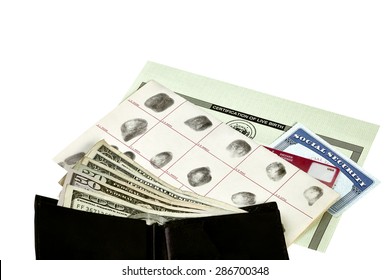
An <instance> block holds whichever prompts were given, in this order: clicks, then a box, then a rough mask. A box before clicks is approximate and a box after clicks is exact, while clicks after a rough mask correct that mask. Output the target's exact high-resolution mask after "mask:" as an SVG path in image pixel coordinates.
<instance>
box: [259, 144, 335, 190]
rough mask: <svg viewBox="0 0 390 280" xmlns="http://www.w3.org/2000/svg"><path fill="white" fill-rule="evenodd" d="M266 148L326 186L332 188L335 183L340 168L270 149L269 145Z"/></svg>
mask: <svg viewBox="0 0 390 280" xmlns="http://www.w3.org/2000/svg"><path fill="white" fill-rule="evenodd" d="M266 148H267V149H268V150H270V151H271V152H273V153H275V154H277V155H278V156H280V157H281V158H283V159H284V160H287V161H288V162H290V163H291V164H293V165H295V166H296V167H298V168H299V169H301V170H302V171H304V172H306V173H307V174H309V175H310V176H312V177H313V178H316V179H317V180H319V181H321V182H322V183H324V184H325V185H327V186H328V187H330V188H333V186H334V185H335V183H336V180H337V177H338V175H339V173H340V170H339V169H338V168H336V167H334V166H332V165H328V164H325V163H322V162H318V161H315V160H312V159H308V158H304V157H300V156H297V155H293V154H290V153H286V152H283V151H280V150H276V149H272V148H269V147H266Z"/></svg>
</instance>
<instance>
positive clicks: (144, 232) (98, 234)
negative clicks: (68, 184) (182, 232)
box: [35, 195, 153, 260]
mask: <svg viewBox="0 0 390 280" xmlns="http://www.w3.org/2000/svg"><path fill="white" fill-rule="evenodd" d="M152 237H153V236H152V227H150V226H148V225H146V223H145V221H143V220H135V219H130V218H129V219H126V218H120V217H114V216H106V215H100V214H95V213H88V212H84V211H78V210H74V209H69V208H65V207H60V206H57V200H55V199H51V198H47V197H43V196H39V195H37V196H36V197H35V252H36V259H52V260H64V259H72V260H81V259H89V260H93V259H97V260H99V259H101V260H102V259H112V260H114V259H117V260H119V259H127V260H131V259H138V260H142V259H152V258H153V248H152V244H153V242H152Z"/></svg>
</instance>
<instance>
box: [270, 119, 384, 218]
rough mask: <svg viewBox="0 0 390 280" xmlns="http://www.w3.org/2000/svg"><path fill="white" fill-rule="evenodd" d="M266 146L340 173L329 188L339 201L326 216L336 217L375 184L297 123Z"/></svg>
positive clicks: (322, 140)
mask: <svg viewBox="0 0 390 280" xmlns="http://www.w3.org/2000/svg"><path fill="white" fill-rule="evenodd" d="M269 146H270V147H273V148H275V149H278V150H282V151H285V152H287V153H291V154H295V155H299V156H301V157H305V158H309V159H313V160H316V161H320V162H323V163H325V164H330V165H332V166H335V167H337V168H339V169H340V174H339V176H338V178H337V180H336V182H335V185H334V187H333V189H334V190H335V191H336V192H338V193H339V194H340V199H339V200H338V201H337V202H336V203H334V204H333V205H332V206H331V207H330V208H329V210H328V212H329V213H331V214H332V215H335V216H339V215H340V214H341V213H342V212H344V211H345V209H346V208H348V207H349V206H350V205H351V204H353V203H354V202H356V200H357V199H359V198H360V197H361V196H362V195H363V194H365V193H366V192H367V191H368V190H370V189H372V188H373V187H374V186H376V185H377V184H378V183H379V181H378V180H377V179H376V178H375V177H373V176H372V175H370V174H369V173H368V172H366V171H365V170H363V168H361V167H360V166H358V165H357V164H356V163H355V162H353V161H352V160H351V159H349V158H348V157H347V156H345V155H343V154H341V153H340V152H337V151H336V150H335V148H333V147H332V145H330V144H329V143H327V142H326V141H325V140H324V139H322V138H321V137H319V136H318V135H316V134H315V133H313V132H312V131H310V130H309V129H308V128H306V127H305V126H304V125H303V124H301V123H297V124H295V125H294V126H293V127H292V128H290V129H289V130H288V131H287V132H286V133H284V134H283V135H282V136H281V137H279V138H278V139H277V140H276V141H274V142H273V143H272V144H271V145H269Z"/></svg>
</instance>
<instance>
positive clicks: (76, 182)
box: [59, 140, 245, 224]
mask: <svg viewBox="0 0 390 280" xmlns="http://www.w3.org/2000/svg"><path fill="white" fill-rule="evenodd" d="M60 183H61V184H62V185H63V187H64V188H63V191H62V192H61V195H60V199H59V205H61V206H65V207H69V208H72V209H77V210H82V211H87V212H92V213H99V214H106V215H113V216H120V217H131V218H136V219H144V220H146V221H147V222H148V223H154V222H157V223H159V224H164V223H165V222H166V221H169V220H173V219H183V218H194V217H205V216H210V215H223V214H229V213H240V212H245V211H243V210H241V209H239V208H237V207H234V206H231V205H229V204H226V203H222V202H220V201H217V200H214V199H209V198H205V197H202V196H199V195H196V194H195V193H192V192H186V191H181V190H179V189H177V188H174V187H172V186H169V185H168V184H167V183H165V182H164V181H162V180H160V179H159V178H157V177H156V176H154V175H153V174H152V173H150V172H148V171H147V170H146V169H144V168H142V167H141V166H139V165H138V164H137V163H135V162H134V161H133V160H132V159H131V158H130V157H129V156H128V155H126V154H123V153H121V152H120V151H119V150H118V149H117V148H114V147H112V146H110V145H108V144H107V143H106V142H105V141H104V140H102V141H99V142H98V143H96V145H94V146H93V147H92V149H91V150H90V151H89V152H88V153H87V154H85V155H84V156H83V157H82V158H81V159H80V160H79V161H78V162H77V163H76V164H75V165H74V166H73V167H72V168H71V169H70V170H69V171H68V173H67V174H66V176H65V177H64V178H63V179H62V180H61V182H60Z"/></svg>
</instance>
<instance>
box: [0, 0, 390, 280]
mask: <svg viewBox="0 0 390 280" xmlns="http://www.w3.org/2000/svg"><path fill="white" fill-rule="evenodd" d="M389 14H390V7H389V4H388V1H373V0H370V1H340V0H339V1H329V0H328V1H321V2H319V1H285V2H281V1H245V0H240V1H211V0H209V1H200V0H197V1H169V0H168V1H146V0H143V1H81V0H79V1H1V2H0V93H1V98H2V100H1V102H0V106H1V110H0V112H1V140H0V141H1V155H2V157H1V186H0V190H1V191H0V207H1V209H0V215H1V216H0V217H1V220H0V221H1V223H0V238H1V240H0V259H1V260H2V263H1V264H2V267H1V273H2V276H4V279H23V278H25V279H37V278H38V277H39V278H40V279H52V278H53V277H54V278H55V279H69V278H74V279H81V278H82V277H88V278H95V279H101V278H105V279H106V278H110V279H124V276H121V269H122V268H124V267H126V266H127V265H130V266H131V267H137V266H139V265H146V266H148V267H149V268H153V267H161V266H162V265H166V266H168V265H169V266H171V267H176V266H177V265H179V264H180V265H183V266H186V267H192V268H197V267H198V268H210V269H212V268H214V267H215V266H221V265H235V266H237V265H244V266H246V265H250V266H261V265H268V266H269V267H270V271H271V273H270V275H269V276H268V277H267V279H280V278H282V277H284V279H285V278H287V277H292V278H294V279H295V278H298V277H299V278H301V279H312V278H315V279H328V278H329V277H337V279H340V278H341V277H348V278H352V277H357V276H358V277H359V279H361V278H360V277H373V279H374V277H375V276H378V277H375V279H383V277H379V276H381V275H388V273H387V271H388V267H387V266H386V265H388V261H387V260H388V254H389V249H390V248H389V240H388V229H389V216H388V212H389V206H388V205H389V203H388V198H389V185H388V183H389V179H388V174H389V171H388V168H389V164H388V155H389V152H388V149H389V146H388V139H389V138H388V136H389V125H388V120H389V108H388V104H389V102H388V101H385V98H386V97H387V95H388V94H389V91H390V86H389V77H390V55H389V53H390V51H389V50H390V42H389V34H390V33H389V27H390V17H389ZM148 60H151V61H155V62H159V63H162V64H166V65H170V66H173V67H176V68H179V69H183V70H186V71H190V72H194V73H197V74H201V75H204V76H208V77H211V78H215V79H219V80H222V81H225V82H229V83H232V84H236V85H239V86H243V87H247V88H250V89H254V90H257V91H261V92H265V93H269V94H273V95H276V96H280V97H284V98H288V99H292V100H296V101H298V102H301V103H305V104H308V105H312V106H315V107H320V108H323V109H326V110H330V111H333V112H337V113H340V114H344V115H348V116H351V117H355V118H358V119H362V120H366V121H369V122H373V123H376V124H380V125H381V128H380V131H379V133H378V135H377V138H376V140H375V142H374V145H373V147H372V149H371V152H370V153H369V155H368V158H367V160H366V163H365V165H364V167H365V169H366V170H368V171H369V172H370V173H372V174H373V175H374V176H376V177H378V178H379V179H380V180H381V182H382V183H381V184H380V185H378V186H377V187H376V188H375V189H374V190H372V191H371V192H370V193H369V194H367V196H366V197H364V198H363V199H361V200H360V201H359V202H358V203H357V204H355V205H354V207H353V208H351V209H349V210H348V211H347V212H346V213H345V214H344V215H343V217H342V219H341V221H340V223H339V226H338V228H337V230H336V232H335V234H334V238H333V239H332V241H331V244H330V246H329V248H328V250H327V252H326V253H318V252H314V251H311V250H308V249H305V248H302V247H299V246H296V245H292V246H291V247H290V248H289V254H290V258H291V261H288V262H265V261H262V262H258V261H257V262H237V261H235V262H131V261H124V262H107V261H101V262H81V261H35V251H34V226H33V217H34V210H33V203H34V196H35V194H40V195H45V196H49V197H53V198H55V197H57V194H58V192H59V190H60V188H59V186H58V185H57V181H58V180H59V179H60V177H61V176H62V175H63V171H62V170H61V169H60V168H58V167H57V166H56V165H55V163H54V162H53V161H52V158H53V157H54V156H55V155H56V154H57V153H58V152H59V151H60V150H62V149H63V148H64V147H65V146H66V145H68V144H69V143H70V142H71V141H73V140H74V139H75V138H76V137H77V136H79V135H80V134H81V133H82V132H83V131H84V130H86V129H87V128H89V127H90V126H91V125H92V124H94V123H95V122H96V121H97V120H98V119H100V118H101V117H102V116H104V115H105V114H106V113H107V112H109V111H111V110H112V109H113V108H114V107H115V106H116V105H117V104H118V103H119V101H120V100H121V99H122V98H123V96H124V94H125V93H126V91H127V90H128V88H129V87H130V86H131V85H132V83H133V81H134V79H135V78H136V76H137V75H138V73H139V72H140V71H141V70H142V67H143V66H144V64H145V63H146V61H148ZM330 125H331V124H330ZM75 246H76V244H75ZM27 277H28V278H27ZM257 277H259V276H257ZM257 277H256V278H257ZM125 278H126V277H125ZM141 278H143V279H146V278H150V277H140V279H141ZM170 278H172V277H170ZM170 278H169V279H170ZM179 278H181V279H184V278H185V277H178V278H177V279H179ZM196 278H198V279H201V278H210V279H212V278H213V279H214V278H215V277H212V276H211V275H209V276H206V277H192V279H196ZM235 278H239V277H235ZM249 278H250V277H249ZM252 278H254V277H253V276H252ZM264 278H265V277H264ZM167 279H168V278H167ZM232 279H233V278H232Z"/></svg>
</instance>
